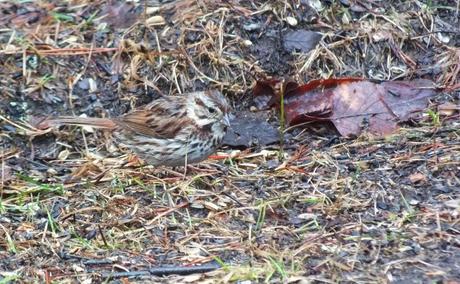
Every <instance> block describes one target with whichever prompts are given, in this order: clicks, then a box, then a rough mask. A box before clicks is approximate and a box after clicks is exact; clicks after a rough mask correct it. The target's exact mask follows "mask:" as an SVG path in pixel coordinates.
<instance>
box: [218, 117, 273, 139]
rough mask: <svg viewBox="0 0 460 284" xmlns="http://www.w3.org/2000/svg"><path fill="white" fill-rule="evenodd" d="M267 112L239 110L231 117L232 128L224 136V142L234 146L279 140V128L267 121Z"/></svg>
mask: <svg viewBox="0 0 460 284" xmlns="http://www.w3.org/2000/svg"><path fill="white" fill-rule="evenodd" d="M267 117H268V114H267V113H266V112H257V113H253V112H249V111H242V112H238V113H237V114H236V116H235V117H234V118H232V119H231V121H230V125H231V128H229V129H228V131H227V134H226V135H225V137H224V141H223V144H224V145H227V146H232V147H251V146H255V145H269V144H273V143H276V142H278V141H279V132H278V129H277V128H276V127H275V126H273V125H271V124H270V123H268V122H267Z"/></svg>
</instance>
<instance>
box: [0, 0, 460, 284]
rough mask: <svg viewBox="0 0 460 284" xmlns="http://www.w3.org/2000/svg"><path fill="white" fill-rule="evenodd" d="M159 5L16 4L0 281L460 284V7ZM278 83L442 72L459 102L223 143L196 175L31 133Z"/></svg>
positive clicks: (2, 10)
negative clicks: (294, 33)
mask: <svg viewBox="0 0 460 284" xmlns="http://www.w3.org/2000/svg"><path fill="white" fill-rule="evenodd" d="M153 2H155V1H152V2H149V1H147V2H145V3H144V2H142V3H137V4H136V6H135V7H134V8H133V9H132V10H130V7H129V6H125V5H124V6H117V5H115V4H114V6H113V7H109V8H107V7H106V6H105V5H104V4H103V2H95V3H93V2H85V1H71V2H66V3H63V2H62V3H61V2H59V1H58V2H56V3H55V4H52V3H51V2H49V1H35V2H33V3H29V4H27V6H25V5H26V4H19V3H18V4H12V3H0V24H1V26H3V28H0V85H1V89H0V96H1V97H2V98H1V102H0V106H1V108H0V126H1V127H2V132H1V133H0V145H1V148H0V159H1V167H0V168H1V190H0V283H8V282H10V281H13V280H14V281H17V282H20V283H31V282H46V283H51V282H59V283H61V282H62V283H73V282H84V283H91V281H92V282H103V281H109V280H110V279H122V280H121V281H122V282H126V283H127V282H128V281H129V282H139V283H140V282H148V283H151V281H157V282H161V283H167V282H170V283H178V282H189V283H190V282H201V283H206V282H209V283H219V282H222V283H226V282H235V281H244V280H251V281H254V282H264V281H266V282H273V283H280V282H287V283H309V282H327V283H335V282H342V281H343V282H358V283H386V282H401V281H408V282H428V281H444V282H446V283H448V281H458V280H459V279H460V274H459V271H460V257H459V255H460V244H459V235H460V227H459V224H460V223H459V220H460V219H459V218H460V217H459V216H460V215H459V213H460V209H459V208H460V204H459V202H460V196H459V191H458V188H459V186H460V178H459V172H460V158H459V157H460V154H459V153H460V142H459V141H460V139H459V138H460V137H459V136H460V130H459V124H458V112H457V113H452V114H449V116H444V115H443V114H441V113H438V112H436V108H435V107H434V105H435V104H437V103H441V102H447V101H451V102H455V103H457V104H458V96H459V91H458V89H459V84H460V80H459V73H460V67H459V66H460V49H459V46H460V30H459V29H458V22H459V21H460V20H459V17H458V15H459V10H458V9H459V4H458V3H459V1H445V2H443V1H432V2H429V3H424V2H422V1H401V2H399V1H392V3H391V4H388V3H386V2H383V1H355V2H359V3H368V5H370V6H369V7H368V9H367V10H364V11H363V12H354V11H353V10H354V9H357V6H353V7H346V6H343V5H342V4H340V3H338V1H330V2H329V1H311V2H312V3H313V2H322V3H323V4H322V5H323V6H322V8H320V9H318V10H315V9H313V8H309V7H307V6H306V5H304V4H301V2H303V1H207V0H204V1H191V0H182V1H173V2H171V3H168V4H164V5H162V6H158V5H156V4H155V3H153ZM331 2H332V3H331ZM350 2H351V1H350ZM406 2H408V3H406ZM435 2H439V3H435ZM370 3H374V4H370ZM430 3H431V4H430ZM19 6H20V7H23V8H22V9H23V10H20V9H19V10H18V9H17V7H19ZM156 7H160V8H159V9H157V8H156ZM24 9H25V10H24ZM12 11H15V13H11V12H12ZM24 11H27V13H24ZM47 11H48V12H47ZM20 13H22V15H19V14H20ZM104 13H109V15H111V16H109V17H108V18H107V17H106V18H103V17H101V16H102V14H104ZM292 18H294V19H296V21H297V26H290V24H289V23H291V24H292V23H293V21H292ZM455 21H457V22H456V23H457V24H455ZM300 28H305V29H311V30H316V31H319V32H321V33H322V35H323V38H322V40H321V42H320V44H318V45H317V47H316V48H315V49H313V50H312V51H310V52H309V53H307V54H302V53H293V54H290V53H287V52H286V51H284V50H283V48H282V35H283V33H285V32H286V31H287V30H294V29H300ZM270 76H273V77H283V76H289V77H291V78H294V79H296V80H298V81H300V82H302V81H307V80H308V79H313V78H315V79H317V78H327V77H330V76H363V77H366V78H370V79H378V80H382V79H385V80H386V79H388V80H393V79H399V78H406V79H409V78H418V77H428V78H431V79H432V80H434V81H435V82H436V83H437V84H438V86H439V87H440V88H444V91H443V92H442V94H441V95H440V96H439V97H438V98H437V102H434V104H433V110H432V111H430V112H427V114H426V116H425V119H424V120H422V121H419V122H416V123H414V124H413V125H406V126H404V127H403V128H402V129H401V130H400V131H399V132H398V133H397V134H394V135H393V136H391V137H387V138H385V139H377V138H373V137H369V136H367V135H362V136H361V137H358V138H356V139H342V138H337V137H335V134H334V133H332V132H331V131H330V130H328V129H327V128H326V127H322V126H315V127H308V128H305V127H295V128H290V129H288V131H287V132H286V140H285V141H284V149H283V151H282V153H281V154H280V152H281V149H280V147H279V145H272V146H268V147H267V146H266V147H262V146H259V147H254V148H251V149H247V150H244V151H235V150H234V149H228V148H223V149H221V151H222V153H220V155H218V156H219V157H220V158H222V157H224V158H223V159H217V160H208V161H206V162H204V163H202V164H200V165H196V166H194V167H193V168H192V169H189V170H188V171H187V174H186V175H185V176H184V173H183V169H169V168H151V167H138V163H137V160H136V159H135V158H133V157H131V156H129V155H126V154H123V153H120V152H119V151H118V150H117V149H116V148H115V147H114V146H113V145H111V144H110V141H109V140H108V139H107V138H106V136H105V135H104V134H103V133H99V132H96V133H90V132H87V131H84V130H81V129H79V128H66V129H61V131H60V132H56V133H43V132H42V131H40V130H37V129H35V128H34V127H33V120H34V119H36V117H37V116H40V115H41V116H51V115H57V114H80V113H82V112H84V113H87V114H88V115H94V116H107V115H116V114H119V113H123V112H125V111H127V110H128V109H130V108H132V107H133V106H137V105H140V104H142V103H145V102H147V101H149V100H151V99H152V96H153V95H154V94H158V93H162V94H170V93H186V92H189V91H192V90H195V89H203V88H209V87H213V88H218V89H221V90H223V91H224V93H226V95H227V96H228V97H229V98H230V99H231V100H232V102H233V104H234V106H235V109H236V110H237V111H238V110H240V109H246V108H248V106H249V105H250V104H251V91H250V90H251V87H252V86H253V85H254V83H255V81H256V80H257V79H259V78H265V77H270ZM260 131H262V130H260ZM45 134H46V135H45ZM280 156H281V159H280ZM126 163H128V165H126ZM217 264H219V265H220V266H221V268H220V269H217V270H214V269H213V267H211V268H210V270H214V271H212V272H207V273H202V274H190V275H186V276H177V275H169V276H164V277H160V276H154V275H153V274H155V273H159V272H158V270H156V269H160V270H163V272H164V269H165V267H171V266H173V267H175V268H176V269H178V270H181V271H183V272H184V273H186V272H190V271H188V270H191V269H192V268H197V267H198V268H199V267H202V268H203V269H206V268H209V267H208V266H209V265H211V266H213V265H214V266H216V265H217ZM192 265H193V266H192ZM200 265H203V266H200ZM206 265H208V266H206ZM128 279H129V280H128ZM452 283H453V282H452Z"/></svg>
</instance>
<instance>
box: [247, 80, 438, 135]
mask: <svg viewBox="0 0 460 284" xmlns="http://www.w3.org/2000/svg"><path fill="white" fill-rule="evenodd" d="M279 84H280V81H279V80H270V81H263V82H261V83H260V84H259V82H258V84H256V88H255V92H254V95H255V96H256V100H257V96H261V97H263V98H264V102H265V103H266V104H267V105H268V106H279V101H280V90H281V89H283V88H280V87H279V86H278V85H279ZM284 89H285V93H284V109H285V117H286V121H287V123H288V124H290V125H295V124H299V123H303V122H307V121H331V122H332V123H333V124H334V126H335V127H336V128H337V130H338V131H339V133H340V134H341V135H342V136H354V135H359V134H360V133H361V132H363V131H367V132H369V133H371V134H373V135H376V136H384V135H388V134H390V133H392V132H394V131H395V130H397V129H398V123H400V122H403V121H408V120H410V119H418V118H420V117H421V114H422V113H423V111H424V110H425V109H426V107H427V105H428V102H429V99H430V98H432V97H433V96H434V95H435V94H436V91H435V89H434V85H433V82H431V81H429V80H422V79H419V80H413V81H388V82H382V83H380V84H378V83H373V82H370V81H366V80H364V79H361V78H340V79H326V80H313V81H311V82H309V83H307V84H305V85H302V86H297V85H296V84H295V83H293V82H288V83H285V88H284ZM270 96H271V98H270Z"/></svg>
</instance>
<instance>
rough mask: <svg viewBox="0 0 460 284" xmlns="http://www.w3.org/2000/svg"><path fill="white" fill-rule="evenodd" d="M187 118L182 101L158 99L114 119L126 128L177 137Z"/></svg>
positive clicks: (155, 135)
mask: <svg viewBox="0 0 460 284" xmlns="http://www.w3.org/2000/svg"><path fill="white" fill-rule="evenodd" d="M187 120H188V119H187V117H186V108H185V105H184V104H183V103H182V102H176V101H173V100H163V99H158V100H155V101H153V102H152V103H150V104H148V105H147V106H145V107H144V108H142V109H139V110H135V111H132V112H130V113H127V114H125V115H123V116H121V117H118V118H116V119H115V120H114V121H115V123H116V124H117V125H119V126H120V127H122V128H124V129H126V130H130V131H133V132H135V133H138V134H142V135H145V136H151V137H155V138H165V139H167V138H174V137H176V136H177V134H178V133H179V132H180V131H181V130H182V129H184V128H185V126H186V124H185V123H187Z"/></svg>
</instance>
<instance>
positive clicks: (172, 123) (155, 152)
mask: <svg viewBox="0 0 460 284" xmlns="http://www.w3.org/2000/svg"><path fill="white" fill-rule="evenodd" d="M229 111H230V106H229V104H228V102H227V100H226V99H225V97H224V96H223V95H222V94H221V93H220V92H219V91H211V90H210V91H203V92H194V93H189V94H184V95H183V96H163V97H161V98H159V99H156V100H154V101H152V102H151V103H150V104H148V105H146V106H144V107H141V108H138V109H135V110H133V111H131V112H129V113H127V114H125V115H122V116H119V117H115V118H90V117H88V118H84V117H58V118H54V119H48V120H46V121H44V122H42V123H41V124H40V125H41V127H51V126H59V125H80V126H91V127H95V128H102V129H109V130H111V131H113V137H114V138H115V141H116V142H117V143H118V144H120V145H121V146H123V147H126V148H128V149H130V150H131V151H133V152H134V153H135V154H136V155H137V156H139V157H140V158H141V159H143V160H145V161H146V162H147V163H148V164H150V165H154V166H159V165H165V166H183V165H185V164H191V163H198V162H201V161H203V160H205V159H206V158H207V157H208V156H209V155H211V154H212V153H214V151H215V150H216V149H217V147H219V146H220V144H221V142H222V139H223V137H224V135H225V133H226V131H227V127H228V126H229V124H230V123H229Z"/></svg>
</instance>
